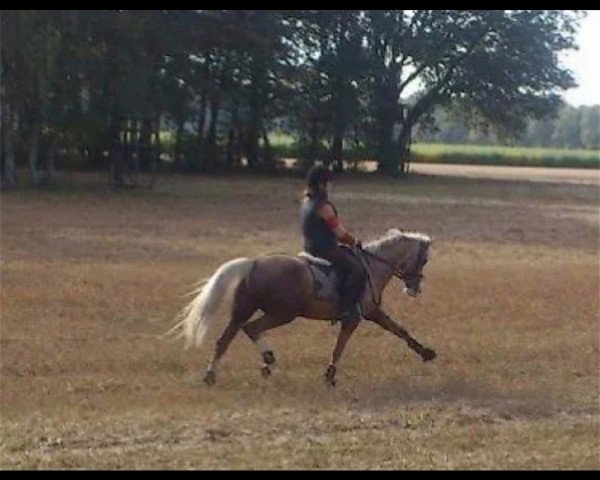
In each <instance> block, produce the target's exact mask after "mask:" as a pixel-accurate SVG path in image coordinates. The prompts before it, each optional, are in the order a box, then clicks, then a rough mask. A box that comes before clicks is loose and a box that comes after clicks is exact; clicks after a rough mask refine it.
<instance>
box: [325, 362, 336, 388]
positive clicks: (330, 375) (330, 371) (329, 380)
mask: <svg viewBox="0 0 600 480" xmlns="http://www.w3.org/2000/svg"><path fill="white" fill-rule="evenodd" d="M325 383H326V384H327V385H329V386H330V387H335V365H329V367H327V371H326V372H325Z"/></svg>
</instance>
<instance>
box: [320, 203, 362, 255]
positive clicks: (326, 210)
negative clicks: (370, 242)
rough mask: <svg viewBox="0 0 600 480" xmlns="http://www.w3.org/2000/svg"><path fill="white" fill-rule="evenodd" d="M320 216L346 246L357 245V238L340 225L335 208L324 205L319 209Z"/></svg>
mask: <svg viewBox="0 0 600 480" xmlns="http://www.w3.org/2000/svg"><path fill="white" fill-rule="evenodd" d="M319 215H320V216H321V218H322V219H323V220H325V223H326V225H327V226H328V227H329V228H330V229H331V231H332V232H333V233H334V234H335V236H336V237H337V238H338V240H339V241H340V242H342V243H345V244H346V245H349V246H351V247H353V246H355V245H356V244H357V240H356V238H354V237H353V236H352V235H351V234H350V233H349V232H348V231H347V230H346V229H345V228H344V227H343V226H342V224H341V223H340V219H339V218H338V216H337V215H336V214H335V211H334V210H333V207H332V206H331V205H330V204H328V203H324V204H323V205H322V206H321V208H319Z"/></svg>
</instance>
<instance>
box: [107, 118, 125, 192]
mask: <svg viewBox="0 0 600 480" xmlns="http://www.w3.org/2000/svg"><path fill="white" fill-rule="evenodd" d="M109 183H110V186H111V187H112V188H113V189H115V188H120V187H122V186H123V185H124V184H125V149H124V145H123V143H122V141H121V122H120V121H119V120H116V119H113V121H112V122H111V134H110V171H109Z"/></svg>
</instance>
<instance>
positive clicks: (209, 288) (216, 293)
mask: <svg viewBox="0 0 600 480" xmlns="http://www.w3.org/2000/svg"><path fill="white" fill-rule="evenodd" d="M253 264H254V261H253V260H251V259H248V258H236V259H234V260H231V261H229V262H227V263H225V264H223V265H221V266H220V267H219V269H218V270H217V271H216V272H215V273H214V274H213V276H212V277H210V278H209V279H208V281H207V282H206V283H205V284H201V285H200V286H199V287H197V288H196V290H194V291H192V292H191V294H192V295H195V297H194V299H193V300H192V301H191V302H190V303H189V304H188V305H187V306H186V307H185V308H184V309H183V310H182V311H181V313H180V314H179V321H178V322H177V324H175V326H173V328H171V330H169V331H168V332H167V335H169V334H174V333H177V336H178V337H180V338H185V347H186V348H189V347H190V346H191V345H192V344H194V345H195V346H200V344H201V343H202V340H203V339H204V336H205V335H206V332H207V331H208V329H209V328H210V327H211V325H212V324H213V323H214V322H215V319H216V313H217V309H218V308H219V306H220V305H221V303H223V300H225V297H226V296H228V294H230V293H231V292H232V291H233V290H234V288H235V287H237V285H239V283H240V281H241V280H242V279H243V278H244V277H245V276H246V275H247V274H248V273H249V272H250V271H251V269H252V266H253Z"/></svg>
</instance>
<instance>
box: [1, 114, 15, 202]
mask: <svg viewBox="0 0 600 480" xmlns="http://www.w3.org/2000/svg"><path fill="white" fill-rule="evenodd" d="M2 110H3V112H2V113H3V114H4V118H3V126H5V128H3V129H2V130H3V131H4V142H3V143H2V145H3V147H4V163H3V166H4V168H3V170H2V187H3V188H5V189H8V190H13V189H15V188H16V187H17V174H16V171H15V156H16V155H15V137H16V135H17V128H16V126H17V125H18V123H19V122H18V114H17V112H14V113H13V111H12V110H11V108H10V106H9V105H7V104H5V105H4V106H3V107H2Z"/></svg>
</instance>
